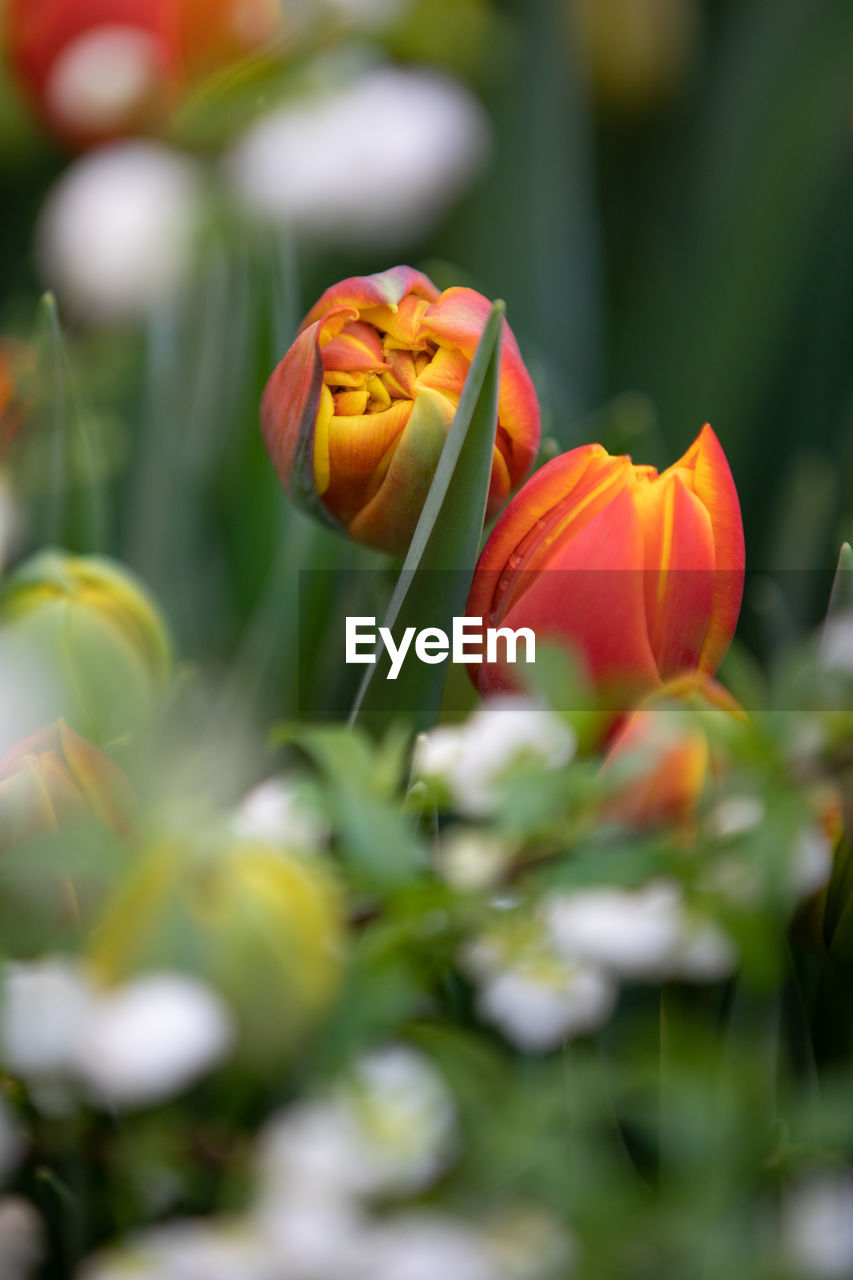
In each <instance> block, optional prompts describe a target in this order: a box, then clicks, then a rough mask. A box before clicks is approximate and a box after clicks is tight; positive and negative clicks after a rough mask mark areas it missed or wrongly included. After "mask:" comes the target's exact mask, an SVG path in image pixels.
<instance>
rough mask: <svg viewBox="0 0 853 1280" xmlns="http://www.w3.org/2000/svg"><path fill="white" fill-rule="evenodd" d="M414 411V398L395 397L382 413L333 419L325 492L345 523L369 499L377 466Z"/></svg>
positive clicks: (330, 505)
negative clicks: (412, 399)
mask: <svg viewBox="0 0 853 1280" xmlns="http://www.w3.org/2000/svg"><path fill="white" fill-rule="evenodd" d="M411 414H412V401H411V400H394V401H393V402H392V403H391V407H390V408H388V409H385V410H384V411H383V412H382V413H366V414H363V415H361V416H359V417H355V416H353V417H349V418H340V417H337V416H335V417H332V418H331V419H330V421H329V431H328V441H329V476H330V479H329V485H328V488H327V489H326V491H325V493H324V495H323V496H324V499H325V501H326V503H327V505H328V507H329V509H330V510H331V511H332V512H333V513H334V514H335V515H336V516H337V518H338V519H339V520H341V521H342V522H343V523H344V524H349V522H350V520H351V519H352V517H353V516H354V515H355V513H356V512H357V511H358V510H359V508H360V507H361V506H363V504H364V503H365V502H366V501H367V500H368V496H369V490H370V484H371V481H372V480H373V479H374V477H375V473H376V471H377V468H378V467H379V466H380V464H381V462H382V459H383V458H385V457H386V455H387V454H388V451H389V449H391V447H392V446H393V445H394V444H395V443H396V442H397V440H398V439H399V437H400V436H401V435H402V433H403V430H404V428H405V427H406V424H407V422H408V421H409V418H410V415H411Z"/></svg>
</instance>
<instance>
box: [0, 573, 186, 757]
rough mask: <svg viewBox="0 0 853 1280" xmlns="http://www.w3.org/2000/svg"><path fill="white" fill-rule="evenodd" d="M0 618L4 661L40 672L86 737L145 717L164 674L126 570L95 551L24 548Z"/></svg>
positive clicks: (161, 626) (147, 601) (147, 613)
mask: <svg viewBox="0 0 853 1280" xmlns="http://www.w3.org/2000/svg"><path fill="white" fill-rule="evenodd" d="M0 624H2V627H0V644H2V653H3V656H4V659H5V660H9V661H11V662H14V660H15V657H16V656H20V657H21V658H22V659H24V660H25V661H26V664H27V666H28V667H29V668H30V669H32V667H33V665H35V667H36V669H37V670H39V671H41V670H43V671H44V677H45V681H46V683H47V684H48V685H49V686H50V687H51V688H52V689H54V688H55V690H56V697H57V699H58V701H59V703H60V705H58V706H57V707H56V708H55V712H56V714H57V715H61V716H64V717H65V719H67V720H68V721H69V723H70V724H71V725H72V726H73V727H74V728H75V729H76V730H77V731H78V732H79V733H81V734H83V735H84V736H85V737H87V738H90V739H92V740H93V741H95V742H100V743H102V742H106V741H109V740H110V739H112V738H116V737H119V736H121V735H123V734H126V733H128V732H130V731H132V730H134V729H136V728H138V727H139V726H140V725H141V724H142V723H144V721H145V719H146V718H147V717H148V715H149V714H150V712H151V711H152V709H153V708H154V706H155V705H156V702H157V700H158V699H159V698H160V696H161V695H162V693H163V690H164V689H165V686H166V683H167V681H168V678H169V671H170V666H171V651H170V644H169V638H168V634H167V631H166V626H165V623H164V621H163V619H162V617H161V616H160V613H159V611H158V609H157V607H156V605H155V604H154V603H153V601H152V600H151V598H150V596H148V594H147V593H146V591H145V589H144V587H143V586H142V584H141V583H140V582H139V581H138V580H137V579H136V578H135V577H134V575H133V574H132V573H131V572H130V571H129V570H128V569H126V568H125V567H124V566H123V565H120V564H117V563H116V562H114V561H112V560H108V559H106V558H104V557H101V556H73V555H69V554H67V553H66V552H63V551H53V550H51V551H42V552H39V553H38V554H37V555H35V556H33V557H32V558H31V559H29V560H28V561H27V562H26V563H25V564H23V565H21V567H20V568H19V569H17V570H16V572H15V573H14V574H13V575H12V576H11V577H10V578H9V580H8V582H7V583H6V585H5V588H4V591H3V594H2V601H1V602H0Z"/></svg>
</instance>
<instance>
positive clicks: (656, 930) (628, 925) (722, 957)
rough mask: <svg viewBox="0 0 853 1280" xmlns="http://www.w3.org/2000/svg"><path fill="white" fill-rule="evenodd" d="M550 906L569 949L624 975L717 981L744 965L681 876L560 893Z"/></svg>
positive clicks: (556, 940) (555, 932)
mask: <svg viewBox="0 0 853 1280" xmlns="http://www.w3.org/2000/svg"><path fill="white" fill-rule="evenodd" d="M544 910H545V919H546V922H547V926H548V931H549V934H550V937H551V940H552V942H553V944H554V946H555V947H556V948H557V950H558V951H559V952H560V953H561V954H562V955H564V956H566V957H567V958H569V959H571V958H574V959H577V960H582V961H586V962H588V963H592V964H597V965H601V966H602V967H603V968H605V969H607V970H608V971H610V972H611V973H613V974H614V975H616V976H618V977H621V978H629V979H631V978H633V979H645V980H650V981H655V980H658V981H665V980H666V979H667V978H673V977H681V978H686V979H688V980H693V981H696V982H705V981H714V980H716V979H717V978H721V977H725V976H727V975H728V974H729V973H731V971H732V969H733V968H734V967H735V965H736V964H737V951H736V950H735V947H734V945H733V943H732V942H731V940H730V939H729V937H728V936H727V935H726V934H725V933H724V932H723V930H722V929H721V928H720V927H719V926H717V925H716V924H714V923H713V922H711V921H709V920H704V919H698V920H697V919H694V918H693V916H692V915H691V914H690V913H689V912H688V910H687V908H686V906H685V903H684V897H683V893H682V890H681V888H680V887H679V885H677V884H676V883H675V882H674V881H666V880H656V881H653V882H651V883H650V884H647V885H645V886H643V887H642V888H640V889H615V888H611V887H606V886H602V887H600V888H592V889H581V890H576V891H575V892H573V893H555V894H552V895H551V897H550V898H549V899H548V900H547V901H546V903H545V907H544Z"/></svg>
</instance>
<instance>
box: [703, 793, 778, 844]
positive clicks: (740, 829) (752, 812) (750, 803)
mask: <svg viewBox="0 0 853 1280" xmlns="http://www.w3.org/2000/svg"><path fill="white" fill-rule="evenodd" d="M763 818H764V804H763V802H762V801H761V800H759V798H758V796H727V797H726V798H725V799H724V800H720V801H719V803H718V804H716V805H715V806H714V808H713V809H712V810H711V812H710V813H709V815H708V825H709V828H710V830H711V831H712V833H713V834H714V835H715V836H717V837H718V838H719V839H721V840H724V839H727V838H728V837H730V836H741V835H745V834H746V832H747V831H752V830H754V829H755V827H757V826H758V825H759V823H760V822H761V821H762V820H763Z"/></svg>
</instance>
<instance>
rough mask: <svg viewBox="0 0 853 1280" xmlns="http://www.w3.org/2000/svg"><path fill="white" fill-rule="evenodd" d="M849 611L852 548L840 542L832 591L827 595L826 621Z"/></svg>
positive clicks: (852, 606) (852, 586)
mask: <svg viewBox="0 0 853 1280" xmlns="http://www.w3.org/2000/svg"><path fill="white" fill-rule="evenodd" d="M851 611H853V547H851V546H850V543H849V542H842V544H841V551H840V552H839V554H838V565H837V567H836V570H835V577H834V578H833V580H832V590H831V592H830V593H829V607H828V608H827V611H826V617H827V621H829V619H830V618H836V617H838V616H839V615H840V614H842V613H850V612H851Z"/></svg>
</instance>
